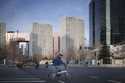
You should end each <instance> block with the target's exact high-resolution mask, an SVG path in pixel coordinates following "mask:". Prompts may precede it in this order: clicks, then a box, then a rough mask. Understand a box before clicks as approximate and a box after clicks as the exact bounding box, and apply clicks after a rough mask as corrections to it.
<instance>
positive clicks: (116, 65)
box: [68, 64, 125, 67]
mask: <svg viewBox="0 0 125 83" xmlns="http://www.w3.org/2000/svg"><path fill="white" fill-rule="evenodd" d="M68 66H69V67H125V64H124V65H120V64H101V65H84V64H69V65H68Z"/></svg>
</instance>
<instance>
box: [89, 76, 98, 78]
mask: <svg viewBox="0 0 125 83" xmlns="http://www.w3.org/2000/svg"><path fill="white" fill-rule="evenodd" d="M89 78H92V79H98V78H99V77H98V76H89Z"/></svg>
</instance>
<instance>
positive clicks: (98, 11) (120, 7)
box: [89, 0, 125, 47]
mask: <svg viewBox="0 0 125 83" xmlns="http://www.w3.org/2000/svg"><path fill="white" fill-rule="evenodd" d="M124 3H125V0H91V2H90V4H89V9H90V10H89V11H90V12H89V14H90V41H91V45H93V46H95V47H97V46H98V45H99V44H106V45H111V44H118V43H120V42H123V41H125V28H124V27H125V11H124V9H125V5H124Z"/></svg>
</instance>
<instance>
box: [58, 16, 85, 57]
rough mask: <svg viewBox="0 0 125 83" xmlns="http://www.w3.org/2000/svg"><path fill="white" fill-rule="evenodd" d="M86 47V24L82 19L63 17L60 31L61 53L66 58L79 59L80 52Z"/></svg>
mask: <svg viewBox="0 0 125 83" xmlns="http://www.w3.org/2000/svg"><path fill="white" fill-rule="evenodd" d="M82 47H84V22H83V19H81V18H80V17H63V18H62V19H61V30H60V51H61V52H62V53H63V54H64V55H66V58H70V59H73V58H75V59H76V58H78V50H79V49H80V48H82Z"/></svg>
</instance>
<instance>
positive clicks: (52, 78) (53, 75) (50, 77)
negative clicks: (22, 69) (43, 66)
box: [48, 73, 56, 80]
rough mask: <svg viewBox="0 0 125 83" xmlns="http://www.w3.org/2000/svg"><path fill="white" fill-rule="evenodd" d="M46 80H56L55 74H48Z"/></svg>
mask: <svg viewBox="0 0 125 83" xmlns="http://www.w3.org/2000/svg"><path fill="white" fill-rule="evenodd" d="M48 78H49V79H51V80H54V79H56V73H49V74H48Z"/></svg>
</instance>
